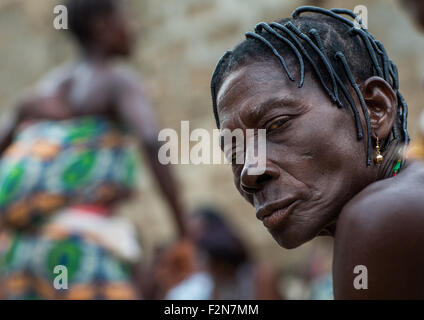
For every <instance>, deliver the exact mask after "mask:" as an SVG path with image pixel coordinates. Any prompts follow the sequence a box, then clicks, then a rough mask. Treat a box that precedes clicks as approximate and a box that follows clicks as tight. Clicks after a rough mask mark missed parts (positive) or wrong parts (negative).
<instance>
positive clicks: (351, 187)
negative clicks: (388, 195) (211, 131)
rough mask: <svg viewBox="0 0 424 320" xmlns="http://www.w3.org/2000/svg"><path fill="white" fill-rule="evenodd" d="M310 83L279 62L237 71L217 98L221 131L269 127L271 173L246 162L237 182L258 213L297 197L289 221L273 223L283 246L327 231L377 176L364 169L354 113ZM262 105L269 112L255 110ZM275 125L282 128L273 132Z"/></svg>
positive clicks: (237, 167) (236, 171) (238, 167)
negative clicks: (294, 78) (293, 77)
mask: <svg viewBox="0 0 424 320" xmlns="http://www.w3.org/2000/svg"><path fill="white" fill-rule="evenodd" d="M311 80H312V79H307V81H305V86H304V87H303V88H301V89H299V88H297V83H295V82H291V81H290V80H289V79H287V77H285V76H284V75H283V74H282V72H281V69H279V68H278V67H275V66H274V65H273V64H268V63H254V64H250V65H248V66H246V67H245V68H241V69H240V70H239V71H237V72H234V73H233V74H231V75H230V76H229V77H228V78H227V79H226V80H225V81H224V83H223V86H222V87H221V90H220V91H219V95H218V107H219V117H220V121H221V127H222V128H223V129H224V128H228V129H230V130H234V129H236V128H242V129H247V128H264V129H267V163H266V171H265V173H264V174H263V175H262V176H256V175H249V174H248V173H247V170H245V169H246V167H248V166H249V163H247V161H246V162H245V165H244V166H243V165H234V166H233V169H234V180H235V185H236V187H237V188H238V190H239V191H240V193H241V194H242V195H243V196H244V197H245V198H246V199H247V200H248V201H249V202H250V203H251V204H252V205H253V206H254V207H255V208H256V210H259V209H260V208H262V207H265V206H267V205H269V204H271V203H274V202H278V201H281V200H285V199H290V202H291V201H296V202H295V203H294V204H293V211H292V213H291V214H290V215H289V217H288V218H287V220H286V221H284V223H281V224H277V225H275V226H272V227H270V228H269V231H270V233H271V234H272V236H273V237H274V238H275V240H276V241H277V242H278V243H279V244H280V245H281V246H283V247H285V248H294V247H297V246H299V245H300V244H302V243H304V242H306V241H308V240H311V239H312V238H314V237H315V236H316V235H317V234H319V233H320V232H326V230H325V227H326V226H327V225H329V224H330V223H331V222H332V221H333V220H334V219H335V218H336V216H335V215H336V214H337V213H338V212H340V210H341V208H342V207H343V205H344V204H345V203H346V202H347V201H348V200H349V199H350V198H351V197H352V196H353V195H354V194H355V193H357V192H358V191H359V190H361V189H362V188H363V187H364V186H365V185H367V184H369V183H370V182H371V181H373V180H374V179H375V174H376V173H375V172H374V171H373V170H367V168H366V167H364V163H365V161H366V154H365V148H364V144H363V143H361V142H357V141H356V129H355V126H354V122H353V118H352V116H351V115H350V114H349V113H348V112H343V111H340V110H338V109H337V107H336V106H335V105H333V104H332V103H331V102H330V100H329V99H328V97H327V96H326V95H325V93H324V92H323V91H322V90H320V89H319V88H317V87H316V84H315V81H311ZM305 92H308V93H309V94H307V95H305ZM284 99H285V100H287V101H284ZM261 105H263V108H262V109H263V110H265V109H269V110H268V112H263V113H262V112H261V113H259V112H250V111H253V110H255V108H258V107H259V106H261ZM275 123H277V125H280V127H278V128H276V129H275V130H271V129H270V128H271V126H272V125H273V124H275ZM324 123H325V125H323V124H324ZM358 176H360V177H361V181H357V179H358Z"/></svg>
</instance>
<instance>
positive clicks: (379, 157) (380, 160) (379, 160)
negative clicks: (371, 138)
mask: <svg viewBox="0 0 424 320" xmlns="http://www.w3.org/2000/svg"><path fill="white" fill-rule="evenodd" d="M376 144H377V145H376V146H375V148H376V150H377V156H376V157H375V163H376V164H382V163H383V160H384V157H383V155H382V154H381V152H380V144H379V140H378V137H377V142H376Z"/></svg>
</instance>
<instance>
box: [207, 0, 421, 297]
mask: <svg viewBox="0 0 424 320" xmlns="http://www.w3.org/2000/svg"><path fill="white" fill-rule="evenodd" d="M246 37H247V39H246V41H244V42H243V43H241V44H240V45H238V46H237V47H236V48H235V49H234V50H233V51H228V52H227V53H226V54H225V55H224V56H223V57H222V59H221V60H220V62H219V63H218V65H217V68H216V70H215V72H214V75H213V78H212V84H211V88H212V98H213V106H214V115H215V118H216V121H217V125H218V127H219V128H221V129H229V130H234V129H238V128H240V129H242V130H243V131H245V130H246V129H248V128H253V129H266V162H265V163H266V165H265V170H264V172H263V173H261V174H252V172H250V174H249V170H248V168H250V167H255V165H256V163H251V161H250V160H249V159H248V157H246V159H245V161H244V163H243V164H237V163H233V164H232V168H233V174H234V182H235V185H236V187H237V189H238V191H239V192H240V193H241V195H242V196H243V197H244V198H245V199H246V200H247V201H249V202H250V203H251V204H252V205H253V206H254V207H255V209H256V216H257V218H258V219H259V220H261V221H262V222H263V224H264V226H265V227H266V228H267V229H268V231H269V232H270V233H271V235H272V236H273V237H274V239H275V240H276V241H277V242H278V243H279V244H280V245H281V246H282V247H284V248H288V249H290V248H296V247H298V246H300V245H302V244H303V243H305V242H307V241H309V240H312V239H313V238H315V237H317V236H319V235H330V236H332V237H334V262H333V285H334V296H335V298H336V299H356V298H357V299H385V298H424V279H423V277H422V276H421V275H422V270H423V268H424V254H423V253H422V246H423V244H424V233H423V232H422V230H423V228H424V166H423V165H422V164H421V163H419V162H412V161H407V160H406V159H405V152H406V147H407V145H408V143H409V137H408V132H407V129H406V120H407V105H406V102H405V101H404V99H403V97H402V95H401V93H400V91H399V81H398V72H397V68H396V65H395V64H394V63H393V62H392V61H391V60H390V58H389V57H388V55H387V52H386V50H385V48H384V46H383V44H382V43H381V42H379V41H377V40H376V39H375V38H374V37H373V36H372V35H371V34H370V33H369V31H368V30H367V29H366V27H365V26H364V25H363V24H362V22H361V21H360V19H359V18H357V17H356V16H355V14H354V13H352V12H351V11H348V10H344V9H332V10H325V9H321V8H317V7H300V8H298V9H296V10H295V11H294V12H293V15H292V17H291V18H288V19H283V20H280V21H279V22H275V23H269V24H267V23H260V24H258V25H257V26H256V28H255V30H254V31H252V32H248V33H246ZM223 147H225V146H223ZM230 147H231V146H230ZM255 148H256V147H255ZM254 151H255V150H245V152H246V153H248V152H254ZM358 276H359V277H360V281H356V280H358V278H356V277H358Z"/></svg>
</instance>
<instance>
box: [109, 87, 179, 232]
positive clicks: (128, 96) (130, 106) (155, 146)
mask: <svg viewBox="0 0 424 320" xmlns="http://www.w3.org/2000/svg"><path fill="white" fill-rule="evenodd" d="M117 97H118V99H117V100H118V101H117V107H116V112H117V113H118V115H119V116H120V118H121V119H122V120H123V121H124V122H125V123H126V124H127V125H128V126H129V128H130V129H131V130H132V131H133V132H134V134H135V135H136V137H137V138H138V140H139V141H140V142H141V143H142V145H143V147H144V150H145V153H146V156H147V158H148V160H149V161H148V162H149V163H150V166H151V168H152V170H153V173H154V175H155V176H156V179H157V181H158V183H159V187H160V189H161V190H162V192H163V194H164V196H165V198H166V200H167V201H168V204H169V206H170V208H171V210H172V212H173V214H174V217H175V220H176V223H177V227H178V230H179V232H180V234H181V235H184V234H185V233H186V227H185V223H184V219H183V208H182V206H181V203H180V200H179V199H180V197H179V193H178V191H177V186H176V182H175V179H174V176H173V174H172V171H171V168H170V166H166V165H162V164H161V163H160V162H159V160H158V152H159V148H160V144H159V142H158V133H159V126H158V124H157V119H156V116H155V114H154V111H153V108H152V107H151V105H150V103H149V101H148V100H147V98H146V95H145V93H144V92H143V90H142V87H141V86H140V84H139V83H134V82H132V81H131V82H126V83H125V84H124V85H121V86H120V89H119V92H118V94H117Z"/></svg>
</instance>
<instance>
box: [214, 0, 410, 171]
mask: <svg viewBox="0 0 424 320" xmlns="http://www.w3.org/2000/svg"><path fill="white" fill-rule="evenodd" d="M303 13H310V14H306V15H305V14H303ZM349 18H351V19H354V20H355V21H356V23H355V22H354V21H352V20H351V19H349ZM269 59H275V61H277V62H278V63H279V64H281V66H282V69H283V70H284V72H285V74H286V75H287V77H288V78H289V79H290V80H291V81H297V82H298V86H299V88H301V87H302V86H303V83H304V78H305V72H312V76H313V77H314V78H315V79H316V80H317V81H318V82H319V83H320V85H321V86H322V88H323V89H324V91H325V92H326V94H327V95H328V97H329V98H330V100H331V101H332V102H333V103H334V104H335V105H337V107H338V108H345V107H347V108H349V109H350V110H351V112H352V114H353V117H354V120H355V124H356V130H357V138H358V140H362V139H364V128H363V127H362V123H361V118H360V113H359V112H360V111H361V112H362V114H363V116H364V118H365V123H366V130H365V132H366V134H365V135H366V139H367V163H366V164H367V166H369V165H370V164H371V124H370V118H369V113H368V109H367V107H366V104H365V101H364V97H363V96H362V93H361V91H360V89H359V86H358V83H360V82H362V81H365V80H366V79H368V78H370V77H372V76H379V77H381V78H383V79H384V80H385V81H386V82H387V83H388V84H389V85H390V86H391V87H392V88H393V90H394V92H395V93H396V96H397V100H398V107H397V117H396V120H395V124H394V126H393V128H392V131H391V133H390V135H389V136H388V137H387V138H386V139H384V141H383V147H382V150H383V151H384V150H385V149H387V147H388V146H389V145H390V144H391V143H392V142H393V141H395V140H401V141H402V143H403V144H404V148H403V153H402V154H401V157H402V159H401V162H402V164H403V163H404V161H405V155H404V154H405V150H406V146H407V145H408V143H409V135H408V131H407V115H408V107H407V105H406V102H405V100H404V99H403V97H402V95H401V93H400V92H399V78H398V71H397V67H396V65H395V64H394V63H393V61H392V60H390V58H389V57H388V55H387V52H386V50H385V48H384V46H383V44H382V43H381V42H380V41H378V40H376V39H375V38H374V36H373V35H372V34H371V33H369V32H368V30H367V28H366V27H365V26H364V25H363V23H362V21H360V19H359V17H357V16H356V14H355V13H353V12H352V11H349V10H346V9H330V10H326V9H322V8H318V7H313V6H303V7H299V8H297V9H296V10H295V11H293V13H292V17H291V18H287V19H282V20H280V21H278V22H271V23H269V24H267V23H265V22H261V23H259V24H257V25H256V27H255V30H254V32H247V33H246V40H245V41H244V42H242V43H241V44H239V45H238V46H237V47H236V48H235V49H234V50H233V51H227V52H226V53H225V55H224V56H223V57H222V58H221V59H220V61H219V62H218V64H217V66H216V69H215V71H214V73H213V76H212V81H211V93H212V104H213V112H214V116H215V120H216V123H217V127H218V128H219V127H220V125H219V117H218V111H217V101H216V98H217V92H218V90H219V88H220V87H221V85H222V83H223V81H224V79H225V77H226V76H227V75H228V74H229V73H230V72H232V71H234V70H235V69H237V68H238V67H240V66H243V65H246V64H248V63H251V62H253V61H269ZM289 62H290V63H289ZM289 67H290V68H289ZM294 69H295V70H294ZM293 71H297V72H298V76H297V79H296V77H295V75H294V74H293ZM349 88H351V90H352V89H353V91H354V93H355V95H357V97H358V100H359V102H360V111H359V110H358V108H357V106H356V104H355V102H354V99H353V97H352V95H351V90H349Z"/></svg>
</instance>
